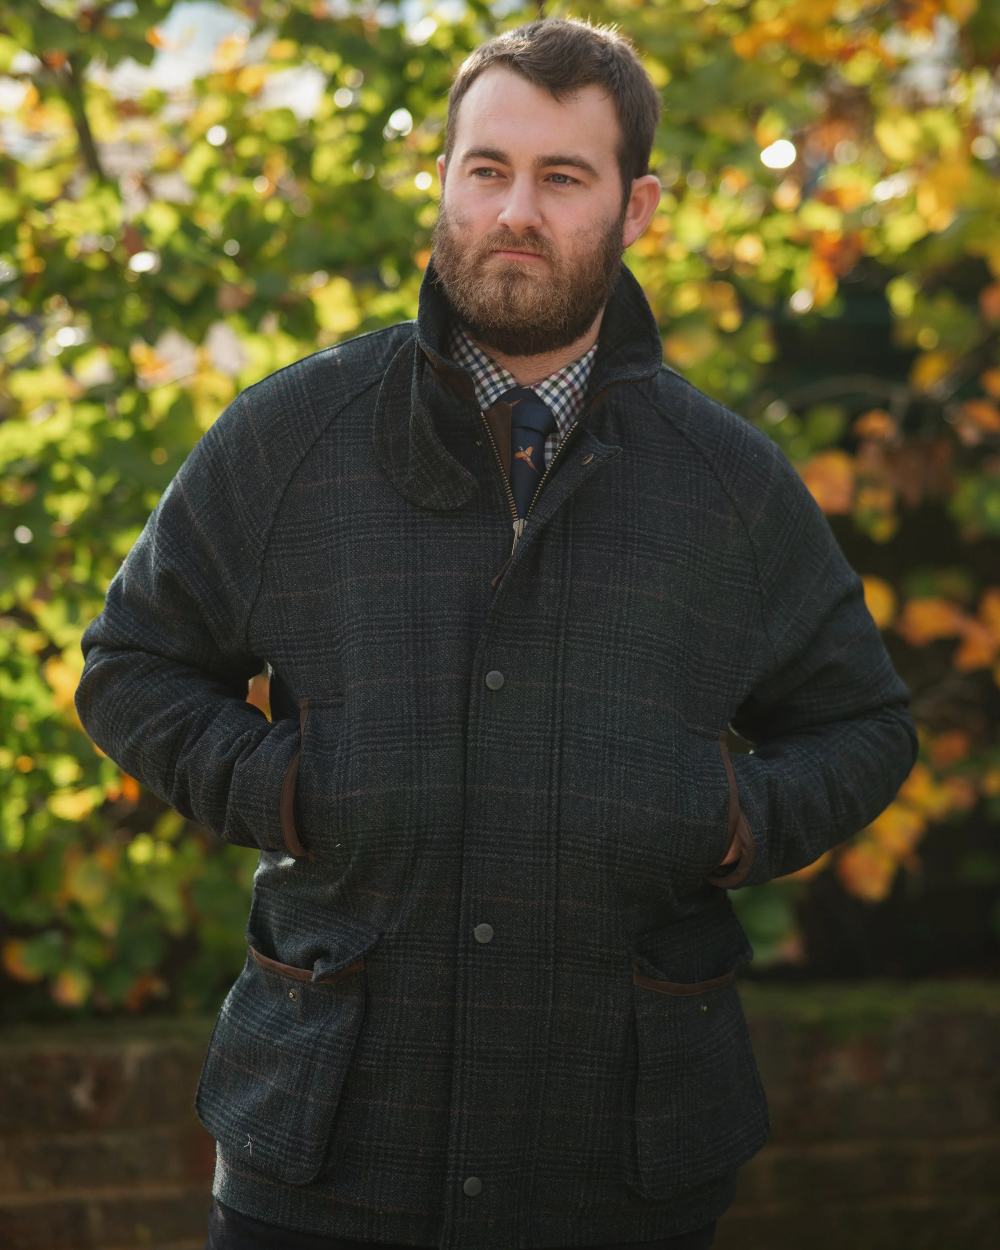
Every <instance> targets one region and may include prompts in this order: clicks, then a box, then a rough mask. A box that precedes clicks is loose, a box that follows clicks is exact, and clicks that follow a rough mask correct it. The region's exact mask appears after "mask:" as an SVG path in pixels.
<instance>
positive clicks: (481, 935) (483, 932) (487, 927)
mask: <svg viewBox="0 0 1000 1250" xmlns="http://www.w3.org/2000/svg"><path fill="white" fill-rule="evenodd" d="M472 936H473V937H474V938H475V939H476V941H477V942H492V941H493V926H492V925H491V924H477V925H476V927H475V928H474V929H473V930H472Z"/></svg>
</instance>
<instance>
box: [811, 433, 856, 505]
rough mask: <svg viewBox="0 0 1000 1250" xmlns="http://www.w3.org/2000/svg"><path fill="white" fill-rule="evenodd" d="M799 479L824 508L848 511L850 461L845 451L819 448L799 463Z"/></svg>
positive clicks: (852, 484)
mask: <svg viewBox="0 0 1000 1250" xmlns="http://www.w3.org/2000/svg"><path fill="white" fill-rule="evenodd" d="M799 472H800V474H801V475H802V480H803V481H804V482H805V484H806V486H808V488H809V491H810V493H811V494H812V497H813V498H814V499H815V500H816V502H817V503H818V504H819V506H820V507H821V508H822V509H823V511H824V512H827V513H834V512H850V510H851V499H852V495H853V492H854V461H853V460H852V459H851V457H850V456H849V455H848V454H847V452H845V451H839V450H836V449H835V450H833V451H821V452H819V453H818V454H817V455H815V456H813V457H812V459H811V460H807V461H806V463H805V464H804V465H802V466H800V469H799Z"/></svg>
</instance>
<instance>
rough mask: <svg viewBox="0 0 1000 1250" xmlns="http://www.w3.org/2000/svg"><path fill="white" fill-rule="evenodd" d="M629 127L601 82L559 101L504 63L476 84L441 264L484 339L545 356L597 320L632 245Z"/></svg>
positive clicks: (444, 208) (449, 189)
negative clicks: (624, 155)
mask: <svg viewBox="0 0 1000 1250" xmlns="http://www.w3.org/2000/svg"><path fill="white" fill-rule="evenodd" d="M618 133H619V132H618V119H617V115H616V113H615V108H614V104H613V103H612V101H611V99H610V97H608V96H607V95H606V94H605V93H604V92H603V91H602V90H601V89H600V88H598V87H596V86H587V87H582V88H580V89H579V90H578V91H576V92H575V93H574V94H573V95H571V96H566V97H564V98H563V100H561V101H557V100H555V99H554V98H553V97H552V96H551V95H550V94H549V93H548V92H547V91H545V90H543V89H542V88H540V87H536V86H535V85H534V84H533V83H529V82H528V81H527V80H526V79H524V78H522V77H521V76H520V75H519V74H515V73H514V72H513V71H511V70H508V69H503V68H500V67H494V68H493V69H489V70H486V71H485V72H484V73H483V74H482V75H481V76H480V77H479V78H477V79H476V81H475V82H474V83H473V84H472V86H471V87H470V88H469V90H468V92H467V93H466V95H465V97H464V98H463V100H462V102H461V104H460V105H459V112H458V125H457V130H456V134H455V143H454V148H453V151H452V154H451V159H450V160H449V161H448V164H447V166H445V162H444V158H443V157H440V158H439V160H438V172H439V174H440V176H441V181H442V184H443V193H442V197H441V207H440V211H439V214H438V221H437V224H436V226H435V228H434V267H435V269H436V270H437V273H438V275H439V277H440V280H441V283H442V285H443V287H444V290H445V293H446V294H447V296H448V298H449V300H450V302H451V304H452V306H453V307H454V309H455V311H456V312H457V314H458V316H459V317H460V318H461V320H462V321H463V322H464V323H465V324H466V325H467V326H468V328H469V330H470V331H471V332H472V334H473V336H474V337H475V338H476V339H478V340H479V342H480V343H482V344H483V345H484V346H486V347H493V348H494V349H496V350H497V351H499V352H502V353H504V354H505V355H510V356H537V355H541V354H543V353H545V352H550V351H555V350H557V349H559V348H562V347H566V346H568V345H569V344H571V343H573V342H575V341H576V340H577V339H579V338H581V337H582V336H583V335H584V334H586V332H587V331H588V330H589V329H590V327H591V326H592V325H593V323H594V319H595V318H596V316H597V314H598V313H599V312H600V311H601V309H602V308H603V306H604V304H605V303H606V302H607V298H608V295H609V294H610V291H611V288H612V286H613V285H614V281H615V279H616V277H617V275H618V271H619V266H620V262H621V255H622V252H623V250H624V247H625V246H626V245H627V243H631V242H632V238H630V237H629V235H630V234H631V233H632V232H631V230H630V229H626V218H627V213H628V211H629V202H628V201H627V200H625V198H624V197H623V194H622V183H621V175H620V172H619V166H618V161H617V159H616V156H615V145H616V143H617V139H618ZM643 228H644V227H643ZM637 233H638V231H637Z"/></svg>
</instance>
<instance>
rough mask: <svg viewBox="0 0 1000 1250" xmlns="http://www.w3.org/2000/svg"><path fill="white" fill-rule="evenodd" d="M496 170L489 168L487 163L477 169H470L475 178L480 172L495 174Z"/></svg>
mask: <svg viewBox="0 0 1000 1250" xmlns="http://www.w3.org/2000/svg"><path fill="white" fill-rule="evenodd" d="M496 172H497V171H496V170H495V169H491V168H490V167H489V166H488V165H481V166H480V167H479V168H478V169H474V170H473V171H472V176H473V177H474V178H477V177H479V175H480V174H495V173H496Z"/></svg>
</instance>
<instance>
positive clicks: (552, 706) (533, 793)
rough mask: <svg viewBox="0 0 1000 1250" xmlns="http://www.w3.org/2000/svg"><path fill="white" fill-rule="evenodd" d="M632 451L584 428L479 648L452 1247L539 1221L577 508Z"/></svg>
mask: <svg viewBox="0 0 1000 1250" xmlns="http://www.w3.org/2000/svg"><path fill="white" fill-rule="evenodd" d="M486 450H487V451H488V452H489V449H488V448H487V449H486ZM621 450H622V449H621V447H618V446H612V445H609V444H607V443H603V442H601V441H600V440H599V439H598V438H597V437H596V436H595V435H594V434H593V433H591V432H590V431H589V430H587V429H583V428H581V429H578V430H577V431H576V432H575V433H574V435H573V437H572V443H571V444H570V445H567V446H566V447H565V448H564V449H563V451H562V454H561V456H560V461H561V463H560V466H559V471H558V472H557V473H554V474H553V475H552V476H551V477H550V479H549V480H548V481H547V482H546V483H545V485H544V488H543V489H542V491H541V492H540V493H539V494H538V495H537V496H536V498H535V499H534V501H533V504H532V507H531V509H530V511H529V514H528V518H527V523H526V525H525V528H524V531H523V535H522V537H521V538H520V539H519V541H518V542H517V544H516V547H515V550H514V552H513V554H512V556H511V558H510V562H509V564H508V565H507V566H506V568H505V570H504V572H503V576H502V577H501V578H500V579H499V581H498V583H497V589H496V593H495V595H494V597H493V599H492V601H491V603H490V606H489V609H488V612H487V614H486V618H485V620H484V623H483V628H482V632H481V634H480V638H479V642H478V646H477V649H476V653H475V659H474V665H473V673H472V681H471V683H470V696H469V706H468V720H467V738H466V750H467V755H466V808H465V822H464V845H463V850H462V867H461V871H462V879H461V914H460V921H459V934H460V942H459V950H458V952H457V971H456V982H455V1038H454V1055H455V1063H454V1067H453V1074H452V1093H451V1108H452V1111H451V1122H450V1128H449V1139H448V1160H447V1170H446V1182H445V1194H444V1208H445V1219H444V1230H445V1233H444V1240H443V1242H442V1246H443V1247H454V1248H455V1250H510V1247H511V1246H513V1245H517V1244H520V1242H519V1241H518V1236H519V1222H520V1221H519V1216H520V1215H522V1214H523V1215H524V1216H525V1217H527V1216H528V1213H529V1212H528V1206H529V1204H530V1202H531V1198H532V1182H533V1167H532V1160H533V1158H534V1155H535V1149H536V1143H537V1141H538V1137H539V1133H540V1129H541V1124H540V1115H541V1110H542V1107H543V1102H544V1094H545V1089H544V1086H545V1079H546V1071H547V1056H548V1052H549V1040H550V1033H551V1013H552V1003H553V982H554V978H555V976H556V975H557V973H556V957H557V951H556V928H557V914H558V903H559V893H558V891H559V853H558V828H559V821H558V796H559V776H558V762H559V736H560V722H561V699H560V685H561V681H562V677H563V674H564V671H565V664H566V657H565V656H564V654H563V638H564V634H565V630H564V629H563V617H564V614H565V605H566V603H567V601H568V584H567V577H568V572H569V555H570V546H571V529H570V517H571V514H572V504H571V501H572V496H573V495H574V493H575V492H577V491H579V490H580V489H581V488H582V487H584V486H585V485H586V484H587V483H588V482H589V481H590V479H591V478H592V477H594V476H595V475H596V474H599V473H601V472H603V471H605V470H606V468H607V466H608V465H609V463H610V462H612V461H613V460H614V458H615V457H616V456H618V455H619V454H620V453H621ZM489 454H490V455H492V452H489ZM496 471H497V472H499V468H498V467H497V469H496ZM498 520H499V518H498ZM577 558H579V557H577Z"/></svg>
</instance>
